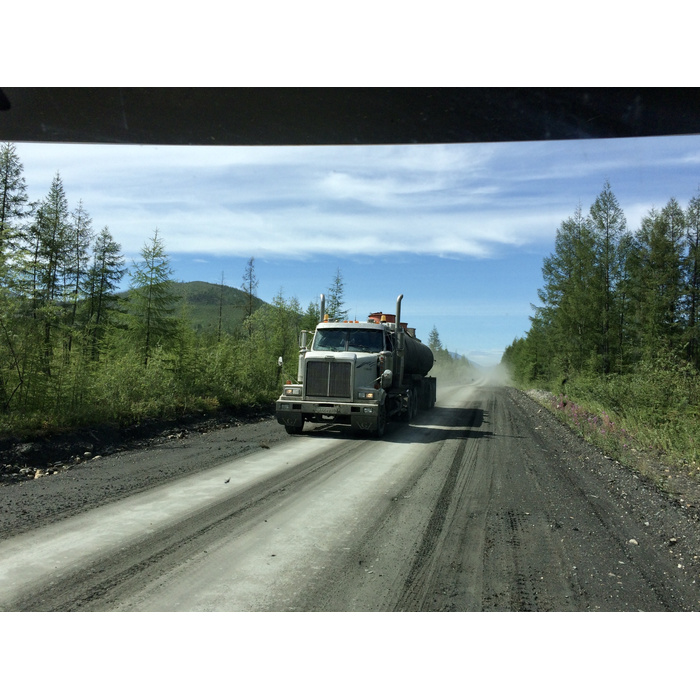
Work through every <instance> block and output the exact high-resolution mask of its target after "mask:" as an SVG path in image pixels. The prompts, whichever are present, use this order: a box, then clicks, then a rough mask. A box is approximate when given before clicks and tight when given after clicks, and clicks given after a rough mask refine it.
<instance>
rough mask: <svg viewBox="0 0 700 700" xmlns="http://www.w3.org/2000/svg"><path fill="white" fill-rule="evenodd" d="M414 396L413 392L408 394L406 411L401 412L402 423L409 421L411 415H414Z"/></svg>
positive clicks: (411, 417)
mask: <svg viewBox="0 0 700 700" xmlns="http://www.w3.org/2000/svg"><path fill="white" fill-rule="evenodd" d="M415 406H416V396H415V394H413V392H409V394H408V406H406V412H405V413H402V414H401V420H402V421H403V422H404V423H410V422H411V420H412V419H413V417H414V416H415V415H416V410H415Z"/></svg>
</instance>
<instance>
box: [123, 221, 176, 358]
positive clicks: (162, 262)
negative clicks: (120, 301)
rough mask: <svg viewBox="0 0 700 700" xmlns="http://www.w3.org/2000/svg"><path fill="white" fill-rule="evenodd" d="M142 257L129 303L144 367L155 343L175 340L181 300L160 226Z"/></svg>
mask: <svg viewBox="0 0 700 700" xmlns="http://www.w3.org/2000/svg"><path fill="white" fill-rule="evenodd" d="M141 255H142V260H141V261H140V262H138V263H136V262H135V263H134V267H133V271H132V272H131V288H130V290H129V306H130V311H131V315H130V321H131V333H132V336H133V338H134V340H135V342H136V346H137V348H138V351H139V353H140V355H141V359H142V361H143V364H144V366H145V367H147V366H148V362H149V360H150V359H151V357H152V355H153V351H154V349H155V347H156V346H158V345H163V344H167V343H168V342H172V341H173V340H174V338H175V336H176V330H177V321H176V319H175V317H174V313H175V303H176V301H177V299H178V297H177V295H176V294H174V292H173V288H172V283H173V279H172V270H171V268H170V260H169V257H168V255H167V254H166V252H165V245H164V243H163V240H162V239H161V238H159V237H158V229H156V230H155V231H154V234H153V238H151V239H149V241H147V242H146V244H145V245H144V247H143V248H142V249H141Z"/></svg>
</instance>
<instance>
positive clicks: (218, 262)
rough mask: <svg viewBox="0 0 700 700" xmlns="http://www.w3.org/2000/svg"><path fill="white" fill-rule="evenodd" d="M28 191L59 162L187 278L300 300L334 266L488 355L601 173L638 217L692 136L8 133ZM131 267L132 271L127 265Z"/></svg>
mask: <svg viewBox="0 0 700 700" xmlns="http://www.w3.org/2000/svg"><path fill="white" fill-rule="evenodd" d="M15 145H16V149H17V153H18V155H19V158H20V160H21V162H22V164H23V166H24V177H25V180H26V182H27V186H28V190H29V196H30V198H31V199H33V200H37V199H40V198H43V197H44V196H45V195H46V193H47V192H48V189H49V187H50V184H51V181H52V179H53V177H54V175H55V174H56V172H59V173H60V175H61V179H62V180H63V183H64V187H65V191H66V195H67V197H68V201H69V206H70V207H71V208H74V207H75V206H76V205H77V203H78V201H79V200H82V202H83V206H84V207H85V209H86V210H87V211H88V212H89V214H90V215H91V217H92V220H93V228H94V230H95V231H96V232H97V231H99V230H101V229H102V228H103V227H104V226H108V227H109V230H110V232H111V233H112V235H113V236H114V238H115V239H116V240H117V242H119V243H120V245H121V246H122V252H123V253H124V255H125V258H126V260H127V262H131V261H132V260H133V259H138V258H139V255H140V249H141V248H142V246H143V245H144V243H145V242H146V241H147V240H148V239H149V238H151V237H152V235H153V232H154V230H155V229H156V228H158V231H159V234H160V236H161V237H162V239H163V240H164V242H165V245H166V250H167V252H168V254H169V256H170V260H171V265H172V267H173V271H174V276H175V278H176V279H178V280H182V281H192V280H202V281H205V282H211V283H218V282H219V281H220V279H221V275H222V273H223V275H224V282H225V283H226V284H228V285H230V286H234V287H240V286H241V283H242V277H243V273H244V270H245V266H246V262H247V260H248V259H249V258H250V257H254V258H255V272H256V275H257V277H258V280H259V286H258V295H259V296H260V297H261V298H262V299H264V300H266V301H270V300H272V298H273V297H274V296H275V295H276V294H277V293H278V292H280V291H281V292H282V294H283V295H284V296H285V297H286V298H292V297H296V298H297V299H298V300H299V302H300V303H301V305H302V307H304V308H305V307H306V306H307V305H308V303H309V302H310V301H312V300H317V299H318V296H319V294H321V293H324V292H326V291H327V290H328V288H329V287H330V286H331V284H332V282H333V278H334V277H335V274H336V271H337V270H338V269H339V270H340V271H341V274H342V277H343V280H344V283H345V301H346V306H347V307H348V308H349V309H350V310H351V317H353V318H354V317H355V316H357V318H358V319H364V317H365V316H366V315H367V314H368V313H370V312H374V311H389V312H390V311H393V309H394V307H395V302H396V297H397V296H398V295H399V294H403V295H404V301H403V306H402V314H403V318H404V320H406V321H408V323H409V325H412V326H415V327H416V329H417V333H418V336H419V337H421V338H422V339H424V340H427V337H428V334H429V332H430V330H431V329H432V327H433V326H435V327H436V328H437V330H438V332H439V334H440V338H441V340H442V342H443V345H444V346H446V347H447V348H448V349H449V350H452V351H455V352H459V353H461V354H463V355H466V356H467V357H468V358H469V359H470V360H473V361H474V362H477V363H479V364H483V365H493V364H497V363H498V361H499V360H500V357H501V355H502V353H503V350H504V349H505V348H506V347H507V346H508V345H509V344H510V343H511V342H512V341H513V339H514V338H515V337H519V336H522V335H524V334H525V333H526V332H527V330H528V328H529V325H530V324H529V320H528V317H529V315H530V314H531V312H532V311H531V307H530V304H531V303H537V301H538V299H537V289H538V288H539V287H541V286H542V277H541V267H542V260H543V258H544V257H545V256H546V255H549V254H550V253H551V252H552V250H553V246H554V240H555V236H556V230H557V227H558V226H559V224H560V223H561V222H562V221H563V220H564V219H566V218H567V217H569V216H571V215H572V214H573V213H574V211H575V209H576V207H577V206H578V205H579V204H580V205H581V207H582V209H583V211H584V212H587V211H588V209H589V208H590V206H591V204H593V202H594V200H595V198H596V196H597V195H598V194H599V193H600V191H601V190H602V188H603V185H604V183H605V180H606V179H607V180H609V181H610V184H611V187H612V190H613V192H614V193H615V195H616V196H617V198H618V200H619V202H620V204H621V206H622V208H623V210H624V212H625V214H626V216H627V222H628V226H629V228H630V229H632V230H634V229H636V228H637V227H638V225H639V222H640V220H641V217H642V216H644V215H645V214H646V213H648V211H649V210H650V209H651V208H652V207H657V208H660V207H663V206H664V205H665V204H666V203H667V202H668V200H669V199H670V198H671V197H675V198H676V199H677V200H678V201H679V202H680V203H681V204H682V205H683V206H685V205H686V204H687V202H688V200H689V199H690V198H691V197H693V196H694V195H696V194H697V193H698V191H699V189H698V188H699V187H700V136H692V137H685V136H673V137H663V138H646V139H614V140H602V141H593V140H580V141H549V142H524V143H499V144H456V145H439V144H438V145H406V146H337V147H328V146H323V147H321V146H319V147H296V146H288V147H269V146H263V147H241V146H234V147H218V146H211V147H201V146H199V147H197V146H194V147H189V146H157V147H155V146H130V145H87V144H50V143H41V144H31V143H18V144H15ZM126 281H127V282H128V279H127V280H126Z"/></svg>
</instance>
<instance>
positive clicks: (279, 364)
mask: <svg viewBox="0 0 700 700" xmlns="http://www.w3.org/2000/svg"><path fill="white" fill-rule="evenodd" d="M283 364H284V360H283V359H282V357H278V358H277V366H278V367H281V366H282V365H283Z"/></svg>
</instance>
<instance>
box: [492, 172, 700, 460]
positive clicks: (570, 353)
mask: <svg viewBox="0 0 700 700" xmlns="http://www.w3.org/2000/svg"><path fill="white" fill-rule="evenodd" d="M542 277H543V282H544V284H543V287H542V289H540V290H538V297H539V300H540V302H541V303H540V305H533V310H534V314H533V315H532V316H531V317H530V321H531V326H530V329H529V331H528V332H527V334H526V335H525V337H522V338H516V339H515V340H514V341H513V343H512V344H511V345H510V346H509V347H508V348H506V350H505V352H504V354H503V358H502V362H503V363H504V364H506V365H507V366H508V367H509V369H510V371H511V373H512V375H513V378H514V380H515V381H516V382H517V383H519V384H520V385H524V386H537V387H541V388H548V389H550V390H551V391H554V392H555V393H556V394H558V395H560V396H561V397H562V399H561V401H560V403H559V405H560V406H563V407H566V406H567V395H568V397H569V399H570V398H571V397H573V398H575V399H576V401H577V402H586V403H587V405H590V406H599V407H603V409H604V410H606V411H614V412H615V413H616V415H618V416H619V417H621V418H622V419H624V420H625V421H626V424H627V425H628V426H635V427H636V428H637V429H638V431H639V434H642V433H645V434H647V435H652V433H653V437H649V438H648V439H647V440H646V442H647V444H648V445H652V444H653V445H654V446H656V447H661V448H663V449H664V450H668V449H671V448H673V447H674V446H676V447H678V448H680V449H681V450H683V451H684V453H685V454H692V455H696V454H698V453H699V452H700V444H698V442H697V435H698V430H700V380H699V376H700V375H699V374H698V371H699V370H700V193H698V194H696V195H695V196H694V197H692V198H691V199H690V201H689V202H688V204H687V206H686V207H685V208H683V207H682V206H681V205H680V204H679V202H678V200H677V199H676V198H675V197H672V198H671V199H670V200H669V201H668V203H667V204H666V205H665V206H664V207H663V208H661V209H656V208H652V209H651V210H650V211H648V212H647V213H646V215H645V216H644V217H643V218H642V220H641V224H640V226H639V228H638V229H637V230H635V231H630V230H629V229H628V226H627V221H626V217H625V215H624V212H623V210H622V208H621V207H620V204H619V202H618V200H617V198H616V197H615V195H614V193H613V191H612V188H611V186H610V183H609V182H607V181H606V182H605V185H604V187H603V190H602V191H601V193H600V194H599V195H598V197H597V198H596V200H595V201H594V203H593V204H592V205H591V207H590V209H589V211H588V213H587V214H585V215H584V212H583V210H582V208H581V206H579V207H577V208H576V210H575V211H574V213H573V215H572V216H570V217H569V218H567V219H566V220H565V221H563V222H562V223H561V225H560V226H559V228H558V229H557V234H556V240H555V246H554V252H553V253H552V254H551V255H549V256H547V257H546V258H545V259H544V261H543V265H542ZM652 428H653V431H652Z"/></svg>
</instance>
